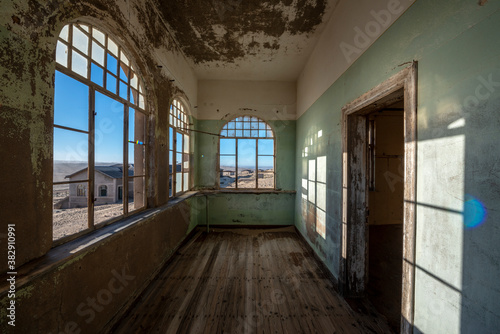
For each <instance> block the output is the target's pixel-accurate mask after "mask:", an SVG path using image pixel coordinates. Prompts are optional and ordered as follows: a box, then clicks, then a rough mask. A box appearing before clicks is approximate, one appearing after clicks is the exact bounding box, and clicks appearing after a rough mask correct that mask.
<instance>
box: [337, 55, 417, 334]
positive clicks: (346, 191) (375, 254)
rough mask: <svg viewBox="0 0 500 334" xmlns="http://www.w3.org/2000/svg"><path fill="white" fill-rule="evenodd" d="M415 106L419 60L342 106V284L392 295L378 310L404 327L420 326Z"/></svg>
mask: <svg viewBox="0 0 500 334" xmlns="http://www.w3.org/2000/svg"><path fill="white" fill-rule="evenodd" d="M416 112H417V64H416V62H413V63H412V64H411V66H409V67H407V68H405V69H403V70H401V71H400V72H398V73H397V74H396V75H394V76H393V77H391V78H389V79H388V80H386V81H385V82H383V83H381V84H380V85H378V86H376V87H374V88H373V89H372V90H370V91H369V92H367V93H365V94H363V95H362V96H360V97H359V98H357V99H356V100H354V101H353V102H351V103H349V104H347V105H346V106H345V107H344V108H342V135H343V144H342V146H343V168H342V170H343V171H342V172H343V191H342V212H343V214H342V219H343V229H342V259H341V268H340V270H341V279H340V283H341V288H342V290H343V293H344V294H345V295H346V296H348V297H368V298H369V299H370V298H371V299H372V301H373V304H377V303H378V304H384V303H387V302H388V301H389V300H391V301H392V303H393V305H392V307H390V308H389V309H387V308H386V309H385V310H384V309H383V308H379V312H381V313H384V312H385V313H387V315H386V317H387V318H389V316H388V315H389V314H390V318H391V319H392V320H390V321H391V322H392V325H393V327H395V328H400V330H397V329H396V330H395V331H396V332H399V331H400V332H401V333H411V332H412V330H413V328H412V327H413V305H414V281H415V279H414V277H415V267H414V263H415V261H414V260H415V196H416V189H415V181H416V180H415V178H416V161H415V155H416ZM377 128H378V129H377ZM384 128H385V130H384ZM391 128H394V129H395V130H394V131H390V130H387V129H391ZM377 130H378V131H377ZM377 132H378V134H379V135H378V136H377ZM388 132H389V133H388ZM391 132H394V133H391ZM384 142H385V144H384ZM377 143H378V145H377ZM384 150H385V152H386V153H385V156H384V154H379V153H383V152H384ZM389 156H390V157H389ZM384 160H385V162H384ZM384 164H385V166H386V168H382V167H383V166H384ZM394 165H395V166H394ZM387 166H390V167H387ZM377 167H378V168H377ZM386 179H387V180H389V181H386ZM381 181H384V182H385V184H384V183H380V182H381ZM392 190H394V191H392ZM389 225H393V226H389ZM370 239H371V240H370ZM384 267H385V269H384ZM391 275H392V281H391V280H388V279H387V276H391ZM380 280H382V281H380ZM394 285H396V286H394ZM389 288H390V291H389ZM395 290H398V291H400V292H396V293H394V291H395ZM387 291H389V292H387ZM398 309H399V310H398Z"/></svg>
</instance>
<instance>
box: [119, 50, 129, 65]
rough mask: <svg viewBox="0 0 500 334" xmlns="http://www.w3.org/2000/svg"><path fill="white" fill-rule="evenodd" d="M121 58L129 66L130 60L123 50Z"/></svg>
mask: <svg viewBox="0 0 500 334" xmlns="http://www.w3.org/2000/svg"><path fill="white" fill-rule="evenodd" d="M120 60H121V61H122V62H123V63H124V64H125V65H126V66H128V65H129V60H128V58H127V56H126V55H125V54H124V53H123V51H122V52H120Z"/></svg>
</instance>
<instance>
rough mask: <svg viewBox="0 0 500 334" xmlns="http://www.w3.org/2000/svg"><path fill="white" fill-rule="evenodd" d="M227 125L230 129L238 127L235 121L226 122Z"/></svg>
mask: <svg viewBox="0 0 500 334" xmlns="http://www.w3.org/2000/svg"><path fill="white" fill-rule="evenodd" d="M226 127H227V128H228V129H231V130H232V129H236V123H235V122H229V123H228V124H226Z"/></svg>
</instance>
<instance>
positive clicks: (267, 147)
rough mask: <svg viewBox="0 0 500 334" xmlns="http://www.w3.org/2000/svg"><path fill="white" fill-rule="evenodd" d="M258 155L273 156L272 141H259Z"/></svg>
mask: <svg viewBox="0 0 500 334" xmlns="http://www.w3.org/2000/svg"><path fill="white" fill-rule="evenodd" d="M258 141H259V155H274V139H259V140H258Z"/></svg>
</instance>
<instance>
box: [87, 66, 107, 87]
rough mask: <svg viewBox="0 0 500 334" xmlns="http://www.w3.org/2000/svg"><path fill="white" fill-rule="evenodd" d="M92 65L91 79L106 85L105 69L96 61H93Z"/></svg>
mask: <svg viewBox="0 0 500 334" xmlns="http://www.w3.org/2000/svg"><path fill="white" fill-rule="evenodd" d="M90 66H91V70H90V80H92V82H93V83H95V84H98V85H99V86H101V87H102V86H103V85H104V70H103V69H102V68H100V67H99V66H97V65H96V64H94V63H92V64H91V65H90Z"/></svg>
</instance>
